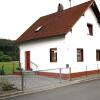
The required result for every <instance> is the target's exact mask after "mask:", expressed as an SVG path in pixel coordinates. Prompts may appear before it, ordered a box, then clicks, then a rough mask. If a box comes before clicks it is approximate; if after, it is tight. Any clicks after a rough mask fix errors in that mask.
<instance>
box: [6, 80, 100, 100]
mask: <svg viewBox="0 0 100 100" xmlns="http://www.w3.org/2000/svg"><path fill="white" fill-rule="evenodd" d="M6 100H100V80H94V81H89V82H83V83H79V84H74V85H70V86H65V87H60V88H57V89H52V90H48V91H44V92H38V93H34V94H28V95H24V96H19V97H15V98H10V99H6Z"/></svg>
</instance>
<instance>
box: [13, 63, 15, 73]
mask: <svg viewBox="0 0 100 100" xmlns="http://www.w3.org/2000/svg"><path fill="white" fill-rule="evenodd" d="M14 69H15V64H14V63H13V74H14V72H15V70H14Z"/></svg>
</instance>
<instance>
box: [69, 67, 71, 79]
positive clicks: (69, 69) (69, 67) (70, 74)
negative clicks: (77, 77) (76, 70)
mask: <svg viewBox="0 0 100 100" xmlns="http://www.w3.org/2000/svg"><path fill="white" fill-rule="evenodd" d="M69 80H70V81H71V67H69Z"/></svg>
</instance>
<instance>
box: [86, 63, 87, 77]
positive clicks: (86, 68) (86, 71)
mask: <svg viewBox="0 0 100 100" xmlns="http://www.w3.org/2000/svg"><path fill="white" fill-rule="evenodd" d="M86 78H87V65H86Z"/></svg>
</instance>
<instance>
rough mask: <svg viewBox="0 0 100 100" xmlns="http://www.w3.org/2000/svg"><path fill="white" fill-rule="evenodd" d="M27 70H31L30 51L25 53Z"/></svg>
mask: <svg viewBox="0 0 100 100" xmlns="http://www.w3.org/2000/svg"><path fill="white" fill-rule="evenodd" d="M25 70H26V71H28V70H30V51H26V52H25Z"/></svg>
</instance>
